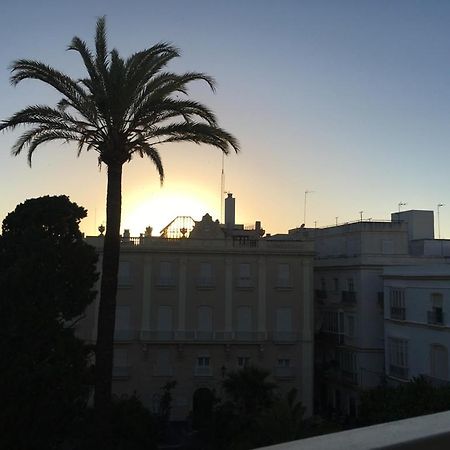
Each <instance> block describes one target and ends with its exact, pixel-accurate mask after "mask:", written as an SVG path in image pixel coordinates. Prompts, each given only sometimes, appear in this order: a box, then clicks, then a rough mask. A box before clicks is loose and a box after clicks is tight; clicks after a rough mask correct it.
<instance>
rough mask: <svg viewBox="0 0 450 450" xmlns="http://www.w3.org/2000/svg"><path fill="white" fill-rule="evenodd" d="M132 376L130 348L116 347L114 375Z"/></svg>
mask: <svg viewBox="0 0 450 450" xmlns="http://www.w3.org/2000/svg"><path fill="white" fill-rule="evenodd" d="M129 376H130V364H129V362H128V349H126V348H115V349H114V353H113V377H114V378H126V377H129Z"/></svg>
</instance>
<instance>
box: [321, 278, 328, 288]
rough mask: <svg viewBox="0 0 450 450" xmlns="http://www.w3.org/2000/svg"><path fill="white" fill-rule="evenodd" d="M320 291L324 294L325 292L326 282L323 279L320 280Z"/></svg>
mask: <svg viewBox="0 0 450 450" xmlns="http://www.w3.org/2000/svg"><path fill="white" fill-rule="evenodd" d="M320 289H321V290H322V291H324V292H325V291H326V290H327V282H326V280H325V278H323V277H322V278H321V279H320Z"/></svg>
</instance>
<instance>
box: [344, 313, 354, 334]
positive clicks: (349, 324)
mask: <svg viewBox="0 0 450 450" xmlns="http://www.w3.org/2000/svg"><path fill="white" fill-rule="evenodd" d="M346 317H347V336H348V337H351V338H352V337H355V316H349V315H347V316H346Z"/></svg>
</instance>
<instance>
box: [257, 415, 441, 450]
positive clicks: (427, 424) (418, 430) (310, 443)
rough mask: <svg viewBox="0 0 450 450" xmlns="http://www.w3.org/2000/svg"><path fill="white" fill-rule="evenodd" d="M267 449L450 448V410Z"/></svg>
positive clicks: (409, 449) (427, 449)
mask: <svg viewBox="0 0 450 450" xmlns="http://www.w3.org/2000/svg"><path fill="white" fill-rule="evenodd" d="M264 449H265V450H269V449H270V450H369V449H392V450H394V449H396V450H422V449H426V450H441V449H450V411H446V412H442V413H438V414H430V415H427V416H420V417H414V418H411V419H405V420H399V421H396V422H388V423H383V424H380V425H373V426H370V427H364V428H356V429H354V430H348V431H341V432H340V433H330V434H325V435H322V436H317V437H313V438H309V439H302V440H299V441H292V442H286V443H284V444H278V445H272V446H270V447H264Z"/></svg>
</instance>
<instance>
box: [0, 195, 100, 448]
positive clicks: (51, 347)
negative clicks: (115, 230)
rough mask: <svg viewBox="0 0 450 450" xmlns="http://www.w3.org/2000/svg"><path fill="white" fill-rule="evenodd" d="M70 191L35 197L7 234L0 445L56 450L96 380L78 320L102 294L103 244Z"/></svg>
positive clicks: (0, 328) (0, 263) (0, 276)
mask: <svg viewBox="0 0 450 450" xmlns="http://www.w3.org/2000/svg"><path fill="white" fill-rule="evenodd" d="M85 216H86V210H85V209H83V208H81V207H79V206H78V205H76V204H75V203H72V202H70V201H69V199H68V198H67V197H65V196H60V197H48V196H47V197H42V198H37V199H32V200H27V201H26V202H24V203H23V204H20V205H18V206H17V208H16V209H15V211H13V212H12V213H10V214H8V216H7V217H6V219H5V220H4V222H3V227H2V231H3V234H2V235H1V236H0V292H1V296H0V354H1V358H0V398H1V403H2V404H1V408H0V448H11V449H27V450H29V449H42V448H46V449H53V448H59V445H60V444H61V443H62V442H63V441H64V440H65V439H66V438H67V436H68V435H69V434H70V433H71V432H72V430H73V425H74V423H75V422H76V421H77V418H79V416H80V415H81V414H83V412H84V409H85V407H86V403H87V399H88V396H89V392H90V386H92V384H93V379H92V374H91V370H90V368H89V361H90V356H91V349H90V348H89V347H88V346H86V345H84V343H83V342H82V341H81V340H79V339H77V338H76V337H75V336H74V324H75V322H76V321H77V318H78V317H79V316H80V315H81V314H82V313H83V311H84V309H85V307H86V306H87V305H88V304H89V303H90V302H91V301H92V300H93V299H94V297H95V295H96V293H95V291H94V290H93V289H92V286H93V284H94V282H95V281H96V279H97V274H96V272H95V270H96V261H97V255H96V253H95V250H94V249H93V248H92V247H90V246H89V245H87V244H86V243H85V242H84V239H83V236H82V234H81V233H80V231H79V228H78V224H79V222H80V220H81V219H82V218H83V217H85Z"/></svg>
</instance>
